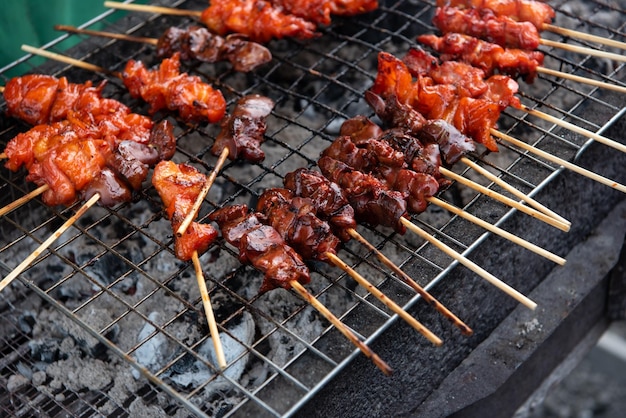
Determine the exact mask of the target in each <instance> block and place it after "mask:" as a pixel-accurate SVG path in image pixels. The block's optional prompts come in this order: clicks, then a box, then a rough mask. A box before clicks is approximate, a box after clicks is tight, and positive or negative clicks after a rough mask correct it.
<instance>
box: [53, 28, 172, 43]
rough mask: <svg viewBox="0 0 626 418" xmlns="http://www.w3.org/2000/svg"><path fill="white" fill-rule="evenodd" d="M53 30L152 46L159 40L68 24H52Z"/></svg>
mask: <svg viewBox="0 0 626 418" xmlns="http://www.w3.org/2000/svg"><path fill="white" fill-rule="evenodd" d="M54 30H58V31H62V32H69V33H78V34H82V35H89V36H99V37H102V38H110V39H117V40H120V41H129V42H137V43H142V44H149V45H154V46H156V45H157V44H158V43H159V40H158V39H157V38H148V37H145V36H132V35H127V34H125V33H114V32H104V31H100V30H91V29H81V28H77V27H75V26H69V25H54Z"/></svg>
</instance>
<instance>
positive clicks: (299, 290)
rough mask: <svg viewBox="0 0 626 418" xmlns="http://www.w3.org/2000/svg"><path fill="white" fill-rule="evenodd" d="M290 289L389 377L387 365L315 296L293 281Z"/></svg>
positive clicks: (389, 368) (389, 370) (389, 371)
mask: <svg viewBox="0 0 626 418" xmlns="http://www.w3.org/2000/svg"><path fill="white" fill-rule="evenodd" d="M289 284H290V285H291V288H292V289H293V290H295V291H296V292H297V293H298V294H299V295H300V296H301V297H302V299H304V300H305V301H307V302H308V303H309V304H310V305H311V306H313V307H314V308H315V309H317V311H318V312H319V313H321V314H322V315H323V316H324V318H326V319H327V320H328V321H329V322H330V323H331V324H333V325H334V326H335V328H337V329H338V330H339V332H341V333H342V334H343V335H344V336H345V337H346V338H347V339H348V340H350V342H351V343H352V344H354V345H355V346H356V347H357V348H358V349H359V350H361V352H362V353H363V354H364V355H365V356H366V357H368V358H369V359H371V360H372V362H373V363H374V364H375V365H376V367H378V368H379V369H380V370H381V371H382V372H383V373H384V374H386V375H390V374H391V372H392V370H391V367H389V365H387V363H385V362H384V361H383V360H382V359H381V358H380V357H378V355H377V354H376V353H374V352H373V351H372V349H371V348H369V347H368V346H367V344H365V343H364V342H362V341H361V340H360V339H359V338H358V337H357V336H356V335H354V333H353V332H352V331H351V330H350V328H348V327H347V326H346V324H344V323H343V322H341V321H340V320H339V318H337V317H336V316H335V315H333V313H332V312H331V311H329V310H328V308H327V307H326V306H324V305H323V304H322V303H321V302H320V301H319V300H317V298H316V297H315V296H313V295H312V294H311V293H309V291H307V290H306V289H305V288H304V286H302V285H301V284H300V283H299V282H298V281H296V280H293V281H291V282H290V283H289Z"/></svg>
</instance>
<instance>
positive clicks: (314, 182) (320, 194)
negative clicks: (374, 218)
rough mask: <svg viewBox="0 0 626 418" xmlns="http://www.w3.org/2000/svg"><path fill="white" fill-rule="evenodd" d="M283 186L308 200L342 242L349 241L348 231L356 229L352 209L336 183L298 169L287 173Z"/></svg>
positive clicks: (306, 170) (313, 172)
mask: <svg viewBox="0 0 626 418" xmlns="http://www.w3.org/2000/svg"><path fill="white" fill-rule="evenodd" d="M284 184H285V187H286V188H287V189H289V190H291V191H292V192H293V193H294V194H295V195H296V196H302V197H306V198H307V199H310V201H311V202H312V205H313V207H314V208H315V211H316V214H317V215H318V216H319V217H320V218H322V219H324V220H326V221H328V222H329V223H330V225H331V227H332V228H333V232H334V233H335V234H336V235H337V236H338V237H339V238H340V239H341V240H342V241H348V240H349V239H350V235H349V234H348V230H349V229H355V228H356V220H355V219H354V209H353V208H352V206H350V203H349V202H348V199H346V197H345V195H344V193H343V190H342V189H341V188H340V187H339V185H338V184H337V183H333V182H332V181H330V180H328V179H327V178H326V177H324V176H323V175H321V174H320V173H318V172H317V171H312V170H308V169H305V168H299V169H297V170H296V171H292V172H290V173H287V175H286V176H285V180H284Z"/></svg>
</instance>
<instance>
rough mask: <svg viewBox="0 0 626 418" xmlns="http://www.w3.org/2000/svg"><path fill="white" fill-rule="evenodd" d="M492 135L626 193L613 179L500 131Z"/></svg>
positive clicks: (625, 187)
mask: <svg viewBox="0 0 626 418" xmlns="http://www.w3.org/2000/svg"><path fill="white" fill-rule="evenodd" d="M492 135H494V136H497V137H498V138H501V139H503V140H505V141H507V142H510V143H511V144H513V145H515V146H517V147H519V148H521V149H524V150H526V151H529V152H532V153H533V154H535V155H537V156H539V157H541V158H543V159H545V160H547V161H551V162H553V163H555V164H558V165H560V166H562V167H564V168H566V169H568V170H571V171H573V172H574V173H577V174H580V175H581V176H585V177H587V178H589V179H591V180H594V181H597V182H598V183H601V184H604V185H606V186H609V187H612V188H613V189H615V190H619V191H620V192H622V193H626V186H624V185H623V184H620V183H618V182H616V181H613V180H611V179H608V178H606V177H602V176H601V175H599V174H596V173H594V172H592V171H589V170H587V169H585V168H582V167H580V166H578V165H576V164H572V163H570V162H569V161H566V160H564V159H562V158H559V157H557V156H555V155H552V154H550V153H547V152H545V151H542V150H540V149H539V148H536V147H533V146H532V145H529V144H527V143H525V142H522V141H520V140H519V139H516V138H513V137H512V136H509V135H507V134H505V133H502V132H498V131H494V132H492Z"/></svg>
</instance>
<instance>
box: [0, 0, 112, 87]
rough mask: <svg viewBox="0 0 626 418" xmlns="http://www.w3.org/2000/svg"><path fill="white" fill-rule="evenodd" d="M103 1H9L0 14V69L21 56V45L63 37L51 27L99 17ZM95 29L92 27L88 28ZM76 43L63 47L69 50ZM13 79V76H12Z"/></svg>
mask: <svg viewBox="0 0 626 418" xmlns="http://www.w3.org/2000/svg"><path fill="white" fill-rule="evenodd" d="M103 3H104V2H103V0H45V1H43V0H11V1H4V2H3V5H2V12H1V13H0V68H2V67H4V66H5V65H8V64H10V63H11V62H13V61H15V60H17V59H18V58H20V57H22V56H23V55H25V53H24V52H23V51H22V50H21V49H20V47H21V45H22V44H28V45H31V46H36V47H39V46H42V45H44V44H45V43H47V42H50V41H51V40H53V39H55V38H58V37H59V36H61V35H63V33H62V32H58V31H55V30H54V28H53V27H54V25H56V24H64V25H73V26H77V25H79V24H81V23H84V22H86V21H88V20H89V19H93V18H94V17H96V16H98V15H100V14H101V13H103V12H104V11H105V10H106V8H105V7H104V4H103ZM91 28H95V27H91ZM79 40H80V38H78V37H73V38H72V39H71V40H68V41H65V42H64V43H63V47H64V48H69V47H71V46H72V45H74V44H75V43H77V42H78V41H79ZM14 75H17V74H14Z"/></svg>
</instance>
